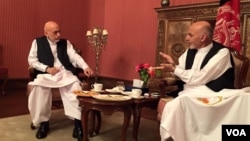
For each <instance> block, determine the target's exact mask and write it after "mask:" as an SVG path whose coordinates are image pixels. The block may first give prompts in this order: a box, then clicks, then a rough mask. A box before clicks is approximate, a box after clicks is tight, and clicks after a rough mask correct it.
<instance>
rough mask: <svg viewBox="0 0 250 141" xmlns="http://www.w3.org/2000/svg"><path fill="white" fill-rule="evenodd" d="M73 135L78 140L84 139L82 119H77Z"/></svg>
mask: <svg viewBox="0 0 250 141" xmlns="http://www.w3.org/2000/svg"><path fill="white" fill-rule="evenodd" d="M72 137H73V138H77V141H82V140H83V130H82V122H81V121H80V120H77V119H75V128H74V130H73V134H72Z"/></svg>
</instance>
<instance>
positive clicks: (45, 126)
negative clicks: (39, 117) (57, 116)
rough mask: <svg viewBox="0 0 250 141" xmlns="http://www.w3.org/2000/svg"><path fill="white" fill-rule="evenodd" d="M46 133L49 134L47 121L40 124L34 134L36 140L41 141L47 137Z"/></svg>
mask: <svg viewBox="0 0 250 141" xmlns="http://www.w3.org/2000/svg"><path fill="white" fill-rule="evenodd" d="M48 132H49V122H48V121H46V122H42V123H41V124H40V127H39V129H38V131H37V132H36V138H38V139H43V138H45V137H46V136H47V134H48Z"/></svg>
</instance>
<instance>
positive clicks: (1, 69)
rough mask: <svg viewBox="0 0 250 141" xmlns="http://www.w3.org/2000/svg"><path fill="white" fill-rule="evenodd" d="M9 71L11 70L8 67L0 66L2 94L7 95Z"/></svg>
mask: <svg viewBox="0 0 250 141" xmlns="http://www.w3.org/2000/svg"><path fill="white" fill-rule="evenodd" d="M8 71H9V69H8V68H7V67H4V66H0V79H2V80H3V82H2V86H1V90H2V94H5V91H4V89H5V85H6V83H7V80H8Z"/></svg>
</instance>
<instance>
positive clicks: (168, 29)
mask: <svg viewBox="0 0 250 141" xmlns="http://www.w3.org/2000/svg"><path fill="white" fill-rule="evenodd" d="M218 7H219V6H218V2H216V3H214V2H213V3H206V4H195V5H185V6H174V7H167V8H155V11H156V12H157V13H158V34H157V54H156V65H159V64H160V63H161V62H162V60H161V58H160V56H159V54H158V53H159V52H160V51H162V52H165V53H168V54H170V55H171V56H172V57H173V58H174V60H175V61H176V62H177V60H178V58H179V56H180V55H181V54H182V53H183V52H184V51H185V49H186V47H188V46H189V45H188V44H187V43H186V42H185V36H186V31H187V29H188V27H189V26H190V25H191V24H192V23H193V22H195V21H199V20H207V21H209V22H210V23H211V24H214V23H215V19H216V15H217V9H218ZM240 7H241V9H240V10H241V12H240V18H241V38H242V46H243V48H242V51H241V54H242V55H244V56H246V57H248V58H249V59H250V1H246V0H244V1H241V5H240ZM164 75H167V74H164ZM247 85H248V86H250V68H249V70H248V80H247Z"/></svg>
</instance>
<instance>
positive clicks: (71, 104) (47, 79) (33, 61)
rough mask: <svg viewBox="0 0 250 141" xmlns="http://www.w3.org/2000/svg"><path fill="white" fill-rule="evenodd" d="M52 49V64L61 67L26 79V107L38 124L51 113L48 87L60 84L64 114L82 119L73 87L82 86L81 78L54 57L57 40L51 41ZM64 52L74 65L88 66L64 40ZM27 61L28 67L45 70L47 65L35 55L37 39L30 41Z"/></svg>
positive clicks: (76, 88)
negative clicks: (55, 70)
mask: <svg viewBox="0 0 250 141" xmlns="http://www.w3.org/2000/svg"><path fill="white" fill-rule="evenodd" d="M49 44H50V47H51V51H52V53H53V56H54V67H57V68H58V69H60V71H59V72H58V73H56V74H55V75H51V74H39V75H37V78H36V79H34V81H32V82H29V85H30V86H31V88H32V89H31V92H30V94H29V101H28V107H29V111H30V115H31V118H32V122H33V124H34V125H35V126H38V125H39V124H40V123H41V122H43V121H48V120H49V119H50V115H51V88H59V91H60V94H61V98H62V101H63V105H64V110H65V114H66V115H67V116H68V117H70V118H74V119H81V108H80V107H79V101H78V99H77V98H76V95H74V94H73V91H74V90H79V89H81V86H80V81H79V80H78V78H77V77H76V76H74V75H73V74H72V72H70V71H68V70H66V69H65V68H64V67H63V65H62V63H61V62H60V61H59V59H58V57H57V50H56V49H57V44H56V43H53V42H50V41H49ZM67 53H68V56H69V60H70V62H71V63H72V65H73V66H75V67H79V68H82V69H86V68H88V67H89V66H88V65H87V63H86V62H85V61H84V60H83V59H82V57H81V56H80V55H78V54H77V53H76V51H75V50H74V48H73V46H72V44H71V43H70V42H69V41H67ZM28 63H29V65H30V66H31V67H33V68H35V69H37V70H39V71H42V72H45V69H46V68H47V67H48V66H47V65H45V64H43V63H41V62H39V61H38V58H37V43H36V40H34V41H33V42H32V46H31V49H30V52H29V56H28Z"/></svg>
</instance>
